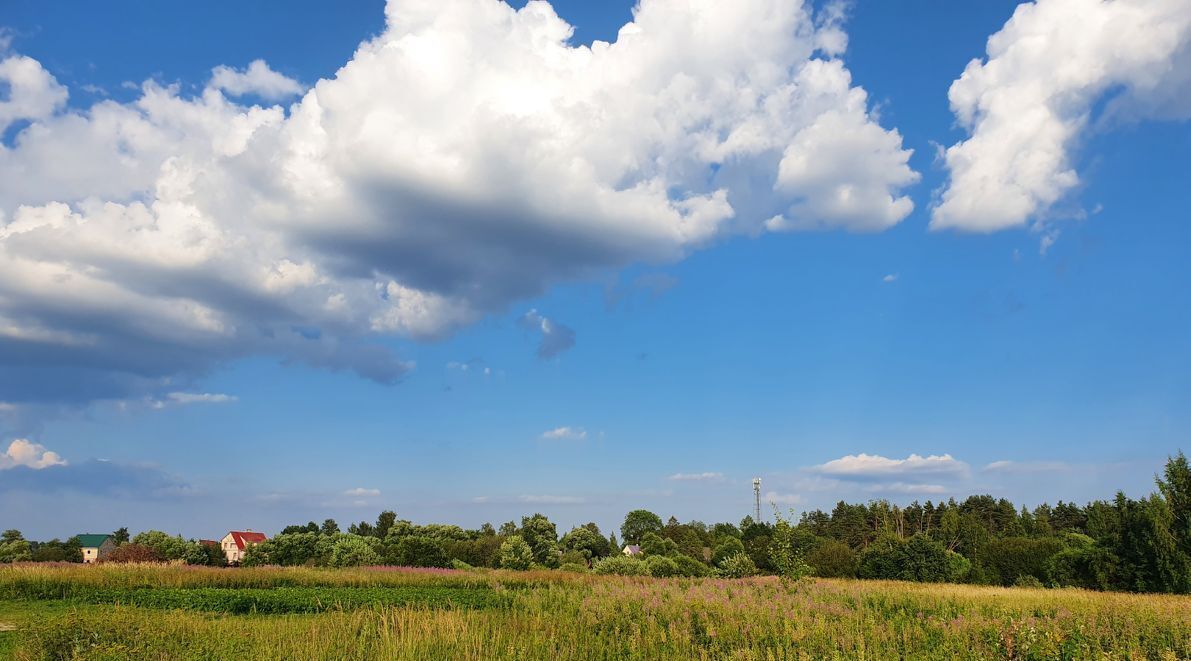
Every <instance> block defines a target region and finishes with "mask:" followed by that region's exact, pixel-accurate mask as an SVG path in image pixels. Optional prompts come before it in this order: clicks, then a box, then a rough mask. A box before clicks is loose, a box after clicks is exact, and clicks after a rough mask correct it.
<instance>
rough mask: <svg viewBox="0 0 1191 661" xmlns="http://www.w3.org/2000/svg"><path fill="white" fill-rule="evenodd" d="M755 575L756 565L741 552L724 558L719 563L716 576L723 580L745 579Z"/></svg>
mask: <svg viewBox="0 0 1191 661" xmlns="http://www.w3.org/2000/svg"><path fill="white" fill-rule="evenodd" d="M756 573H757V565H756V563H754V562H753V559H752V558H750V557H749V556H748V554H747V553H745V552H744V551H741V552H739V553H736V554H735V555H730V556H728V557H727V558H724V560H723V562H721V563H720V567H719V569H718V570H717V571H716V574H717V575H719V576H722V577H724V578H747V577H749V576H755V575H756Z"/></svg>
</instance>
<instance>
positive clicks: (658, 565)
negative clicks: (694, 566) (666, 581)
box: [645, 555, 679, 578]
mask: <svg viewBox="0 0 1191 661" xmlns="http://www.w3.org/2000/svg"><path fill="white" fill-rule="evenodd" d="M645 568H646V569H647V570H649V575H650V576H655V577H658V578H665V577H667V576H678V573H679V572H678V563H677V562H674V561H673V560H671V559H670V558H667V557H666V556H664V555H651V556H649V557H647V558H645Z"/></svg>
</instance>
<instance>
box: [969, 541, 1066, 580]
mask: <svg viewBox="0 0 1191 661" xmlns="http://www.w3.org/2000/svg"><path fill="white" fill-rule="evenodd" d="M1062 550H1063V542H1062V541H1061V540H1059V539H1056V538H1053V537H1051V538H1043V539H1033V538H1030V537H1006V538H1004V539H994V540H992V541H990V542H988V544H986V545H985V546H984V548H983V549H982V550H981V553H980V560H981V564H982V565H983V566H984V568H985V569H986V570H987V571H988V573H989V574H990V578H991V579H992V580H993V581H994V582H996V583H999V584H1001V585H1011V584H1014V583H1015V582H1016V581H1017V579H1018V578H1019V577H1021V576H1033V577H1034V578H1036V579H1039V581H1041V579H1043V578H1046V566H1047V563H1048V562H1049V561H1050V559H1051V558H1052V557H1053V556H1054V555H1055V554H1057V553H1059V552H1060V551H1062Z"/></svg>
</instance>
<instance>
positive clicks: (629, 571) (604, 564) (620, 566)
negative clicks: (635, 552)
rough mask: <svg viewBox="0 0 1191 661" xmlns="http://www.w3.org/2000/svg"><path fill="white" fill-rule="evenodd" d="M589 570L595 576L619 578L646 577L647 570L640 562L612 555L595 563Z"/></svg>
mask: <svg viewBox="0 0 1191 661" xmlns="http://www.w3.org/2000/svg"><path fill="white" fill-rule="evenodd" d="M591 570H592V571H593V572H595V573H597V574H617V575H620V576H648V575H649V568H648V567H647V566H646V564H645V563H644V562H642V561H641V560H637V559H636V558H630V557H628V556H623V555H614V556H610V557H607V558H604V559H603V560H600V561H598V562H596V563H595V564H594V565H592V568H591Z"/></svg>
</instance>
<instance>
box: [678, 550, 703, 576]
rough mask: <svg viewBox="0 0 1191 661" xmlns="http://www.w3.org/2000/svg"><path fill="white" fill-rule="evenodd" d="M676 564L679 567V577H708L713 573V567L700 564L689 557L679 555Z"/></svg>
mask: <svg viewBox="0 0 1191 661" xmlns="http://www.w3.org/2000/svg"><path fill="white" fill-rule="evenodd" d="M674 562H675V564H677V565H678V575H679V576H694V577H701V576H707V575H708V574H710V573H711V567H708V566H707V565H705V564H703V563H702V562H699V561H698V560H696V559H694V558H692V557H691V556H689V555H677V556H675V557H674Z"/></svg>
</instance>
